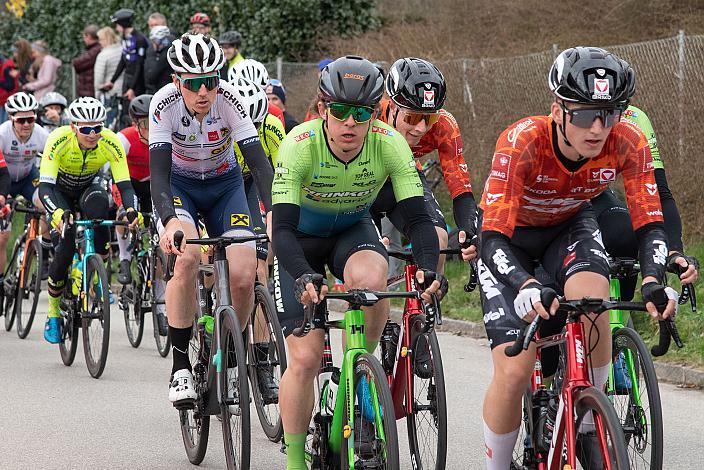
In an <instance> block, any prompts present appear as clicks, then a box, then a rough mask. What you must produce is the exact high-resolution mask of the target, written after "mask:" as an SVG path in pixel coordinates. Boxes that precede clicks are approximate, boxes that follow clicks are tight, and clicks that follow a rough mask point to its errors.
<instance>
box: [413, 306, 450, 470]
mask: <svg viewBox="0 0 704 470" xmlns="http://www.w3.org/2000/svg"><path fill="white" fill-rule="evenodd" d="M424 324H425V315H418V316H417V317H416V319H415V321H414V323H413V328H414V329H416V335H415V337H414V340H413V343H412V347H411V351H413V354H412V357H411V361H412V364H411V370H412V371H413V370H415V361H416V359H418V357H419V355H418V352H419V351H420V348H421V347H423V348H426V351H425V352H426V353H427V354H429V355H430V358H431V364H432V375H431V376H430V377H428V378H427V379H424V378H421V377H419V376H418V375H417V374H414V379H413V381H414V387H413V389H414V390H413V394H414V396H413V397H409V396H408V392H409V390H406V395H407V396H406V400H409V399H410V400H413V403H414V405H413V408H414V413H412V414H411V415H410V416H408V415H407V416H406V427H407V429H408V445H409V450H410V452H411V455H412V456H413V458H414V463H415V464H416V466H417V467H416V468H417V470H421V469H423V470H433V469H434V470H441V469H444V468H445V462H446V461H447V397H446V395H445V376H444V372H443V366H442V356H441V355H440V345H439V344H438V338H437V335H436V334H435V331H434V330H433V331H431V332H429V333H425V334H423V335H420V334H418V333H419V332H420V328H422V327H423V325H424ZM411 334H413V333H411ZM422 339H425V345H423V344H422V342H421V340H422ZM426 382H427V386H426V387H422V385H424V384H425V383H426ZM422 395H425V396H426V397H427V400H424V402H421V401H420V398H422ZM425 402H427V403H425ZM419 409H420V411H419ZM423 410H424V411H426V412H429V415H428V417H427V418H426V419H421V416H422V415H420V413H421V412H422V411H423ZM423 423H427V424H428V435H427V436H425V437H422V436H420V435H419V434H422V433H421V432H420V431H421V429H422V427H423ZM433 426H434V428H435V429H436V431H437V432H436V433H435V439H436V440H437V442H436V444H435V457H434V458H433V457H432V456H430V455H428V454H426V453H425V452H424V450H425V449H427V450H428V451H432V447H433V445H432V440H433V437H432V436H431V435H430V434H431V432H432V429H431V427H433ZM419 437H420V438H419ZM423 444H426V445H425V446H424V445H423Z"/></svg>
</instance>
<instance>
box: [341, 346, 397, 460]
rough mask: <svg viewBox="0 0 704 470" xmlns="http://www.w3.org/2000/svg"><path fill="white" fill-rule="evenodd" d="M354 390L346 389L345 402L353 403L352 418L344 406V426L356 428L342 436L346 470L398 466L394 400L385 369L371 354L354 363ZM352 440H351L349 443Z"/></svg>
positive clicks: (360, 357) (342, 455)
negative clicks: (347, 435)
mask: <svg viewBox="0 0 704 470" xmlns="http://www.w3.org/2000/svg"><path fill="white" fill-rule="evenodd" d="M354 384H355V385H354V386H355V390H347V394H348V397H347V399H346V400H345V403H350V402H351V403H353V404H354V408H353V409H354V416H353V417H352V419H350V416H349V410H348V407H347V406H345V414H344V419H343V421H342V422H343V425H348V424H349V425H350V427H351V428H352V429H353V432H352V434H351V435H350V436H349V438H346V437H345V435H344V430H343V435H342V445H341V446H340V454H341V455H340V459H341V464H342V469H343V470H348V469H349V470H353V469H356V468H379V469H389V470H396V469H399V468H400V467H399V459H398V434H397V432H396V416H395V414H394V403H393V399H392V398H391V391H390V390H389V383H388V380H387V378H386V373H384V368H383V367H382V366H381V363H380V362H379V360H378V359H377V358H376V357H374V356H373V355H371V354H369V353H364V354H361V355H360V356H359V357H358V358H357V361H356V362H355V365H354ZM350 439H353V441H352V442H349V440H350Z"/></svg>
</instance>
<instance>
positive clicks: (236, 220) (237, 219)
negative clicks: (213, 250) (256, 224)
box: [230, 214, 249, 227]
mask: <svg viewBox="0 0 704 470" xmlns="http://www.w3.org/2000/svg"><path fill="white" fill-rule="evenodd" d="M230 225H231V226H233V227H234V226H249V214H230Z"/></svg>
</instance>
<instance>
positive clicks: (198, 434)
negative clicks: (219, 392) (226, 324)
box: [179, 323, 210, 465]
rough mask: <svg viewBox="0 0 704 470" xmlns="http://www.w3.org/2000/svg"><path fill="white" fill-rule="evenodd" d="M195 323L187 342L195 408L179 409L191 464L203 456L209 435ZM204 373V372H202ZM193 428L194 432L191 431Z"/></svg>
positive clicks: (201, 459) (206, 448) (208, 416)
mask: <svg viewBox="0 0 704 470" xmlns="http://www.w3.org/2000/svg"><path fill="white" fill-rule="evenodd" d="M196 324H197V323H194V328H193V334H192V335H191V341H190V342H189V344H188V359H189V360H190V362H191V366H192V368H193V370H194V374H193V384H194V386H195V389H196V393H198V399H197V400H196V408H197V409H192V410H180V411H179V420H180V423H181V438H182V439H183V446H184V448H185V449H186V456H187V457H188V461H189V462H191V463H192V464H193V465H200V464H201V462H203V459H204V458H205V453H206V451H207V450H208V437H209V436H210V415H207V414H205V413H203V411H204V408H205V403H204V397H203V393H204V391H205V389H206V387H207V385H206V383H205V382H206V380H207V379H205V380H201V375H200V374H198V373H196V371H197V370H198V368H199V366H200V365H202V366H203V367H204V368H205V369H206V370H207V367H208V366H207V363H206V364H205V365H203V364H200V365H198V361H199V358H201V357H203V354H202V351H201V350H200V338H199V337H198V330H197V328H196V326H195V325H196ZM203 375H205V374H203ZM193 430H195V433H194V432H192V431H193Z"/></svg>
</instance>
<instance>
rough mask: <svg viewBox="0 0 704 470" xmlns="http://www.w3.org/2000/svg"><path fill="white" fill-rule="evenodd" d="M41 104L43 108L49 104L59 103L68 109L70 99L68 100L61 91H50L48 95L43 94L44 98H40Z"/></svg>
mask: <svg viewBox="0 0 704 470" xmlns="http://www.w3.org/2000/svg"><path fill="white" fill-rule="evenodd" d="M39 104H40V105H41V106H42V107H43V108H46V107H47V106H51V105H52V104H57V105H59V106H61V107H62V108H64V109H66V108H67V107H68V101H66V98H65V97H64V95H62V94H61V93H58V92H56V91H50V92H49V93H47V94H46V95H44V96H42V98H41V99H40V100H39Z"/></svg>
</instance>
